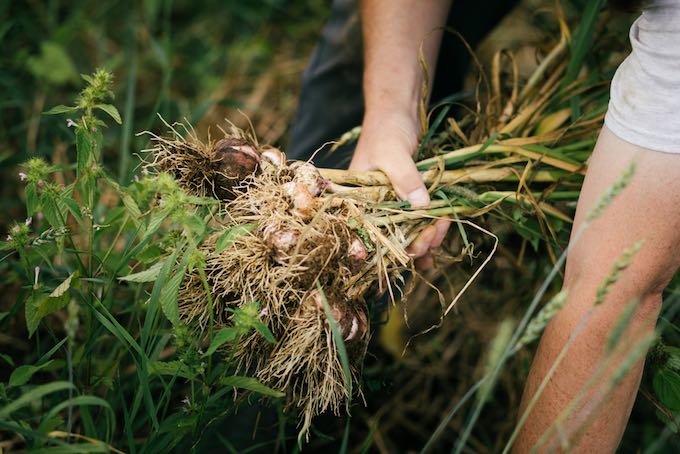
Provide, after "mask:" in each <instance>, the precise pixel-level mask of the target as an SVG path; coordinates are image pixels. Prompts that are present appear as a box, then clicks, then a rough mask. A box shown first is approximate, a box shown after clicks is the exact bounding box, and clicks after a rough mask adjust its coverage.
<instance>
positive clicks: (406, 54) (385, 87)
mask: <svg viewBox="0 0 680 454" xmlns="http://www.w3.org/2000/svg"><path fill="white" fill-rule="evenodd" d="M450 4H451V0H425V1H424V0H364V1H362V2H361V18H362V31H363V37H364V67H365V68H364V99H365V114H364V119H363V123H362V133H361V137H360V138H359V143H358V144H357V149H356V151H355V153H354V158H353V159H352V163H351V164H350V168H351V169H354V170H382V171H383V172H385V174H386V175H387V176H388V177H389V178H390V180H391V181H392V184H393V186H394V188H395V191H396V193H397V195H398V196H399V197H400V198H402V199H405V200H408V201H409V202H411V204H412V205H413V206H425V205H427V204H428V203H429V200H430V199H429V195H428V193H427V190H426V189H425V185H424V184H423V182H422V179H421V177H420V174H419V173H418V170H417V169H416V167H415V165H414V163H413V157H412V156H413V153H414V152H415V150H416V147H417V145H418V140H419V136H420V130H419V123H418V103H419V100H420V96H421V87H422V82H423V74H422V71H421V68H420V65H419V63H418V56H419V51H420V46H421V43H422V45H423V52H424V56H425V60H426V63H427V65H428V68H429V74H430V79H431V78H432V75H433V74H434V70H435V64H436V60H437V53H438V51H439V45H440V42H441V36H442V31H441V27H442V26H444V25H445V23H446V19H447V15H448V11H449V7H450ZM431 81H432V80H430V82H431ZM447 229H448V222H447V221H437V222H435V224H434V225H432V226H428V227H427V228H426V229H425V231H424V232H423V235H421V236H420V237H419V239H417V240H416V241H414V243H413V245H412V246H411V253H412V254H413V255H414V256H416V257H420V256H423V255H425V254H426V253H427V251H428V249H429V248H430V247H437V246H439V244H440V243H441V241H442V240H443V237H444V235H445V234H446V231H447ZM430 260H431V259H430ZM426 266H427V265H426Z"/></svg>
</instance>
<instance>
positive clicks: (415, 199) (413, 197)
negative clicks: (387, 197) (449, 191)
mask: <svg viewBox="0 0 680 454" xmlns="http://www.w3.org/2000/svg"><path fill="white" fill-rule="evenodd" d="M406 199H407V200H408V201H409V202H411V208H423V207H426V206H428V205H429V204H430V196H429V194H428V193H427V190H425V188H418V189H416V190H415V191H413V192H409V194H408V196H406Z"/></svg>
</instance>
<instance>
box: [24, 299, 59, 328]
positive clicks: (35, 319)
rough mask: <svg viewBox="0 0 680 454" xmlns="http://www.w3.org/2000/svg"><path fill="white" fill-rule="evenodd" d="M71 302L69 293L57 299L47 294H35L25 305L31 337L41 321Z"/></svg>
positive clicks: (27, 325) (27, 326)
mask: <svg viewBox="0 0 680 454" xmlns="http://www.w3.org/2000/svg"><path fill="white" fill-rule="evenodd" d="M68 302H69V295H68V293H66V292H64V293H63V294H62V295H60V296H57V297H50V296H49V295H47V294H45V293H33V294H32V295H31V296H29V297H28V299H27V300H26V303H25V308H24V310H25V316H26V328H27V329H28V335H29V337H31V336H33V333H34V332H35V330H36V329H37V328H38V325H39V324H40V320H42V319H43V318H44V317H46V316H48V315H50V314H53V313H55V312H56V311H58V310H60V309H61V308H63V307H64V306H66V304H67V303H68Z"/></svg>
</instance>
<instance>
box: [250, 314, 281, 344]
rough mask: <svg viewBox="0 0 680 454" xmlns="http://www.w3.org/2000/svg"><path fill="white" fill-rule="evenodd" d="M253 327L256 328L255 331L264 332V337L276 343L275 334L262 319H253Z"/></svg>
mask: <svg viewBox="0 0 680 454" xmlns="http://www.w3.org/2000/svg"><path fill="white" fill-rule="evenodd" d="M253 328H255V331H257V332H258V333H260V334H262V337H264V338H265V339H266V340H267V341H268V342H271V343H272V344H275V343H276V338H275V337H274V334H273V333H272V332H271V330H270V329H269V327H267V325H265V324H264V323H262V322H261V321H260V320H255V321H253Z"/></svg>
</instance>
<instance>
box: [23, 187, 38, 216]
mask: <svg viewBox="0 0 680 454" xmlns="http://www.w3.org/2000/svg"><path fill="white" fill-rule="evenodd" d="M39 207H40V199H39V198H38V190H37V188H36V186H35V183H32V182H31V183H28V184H27V185H26V212H27V213H28V215H29V216H33V215H34V214H35V213H36V212H37V211H38V208H39Z"/></svg>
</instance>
